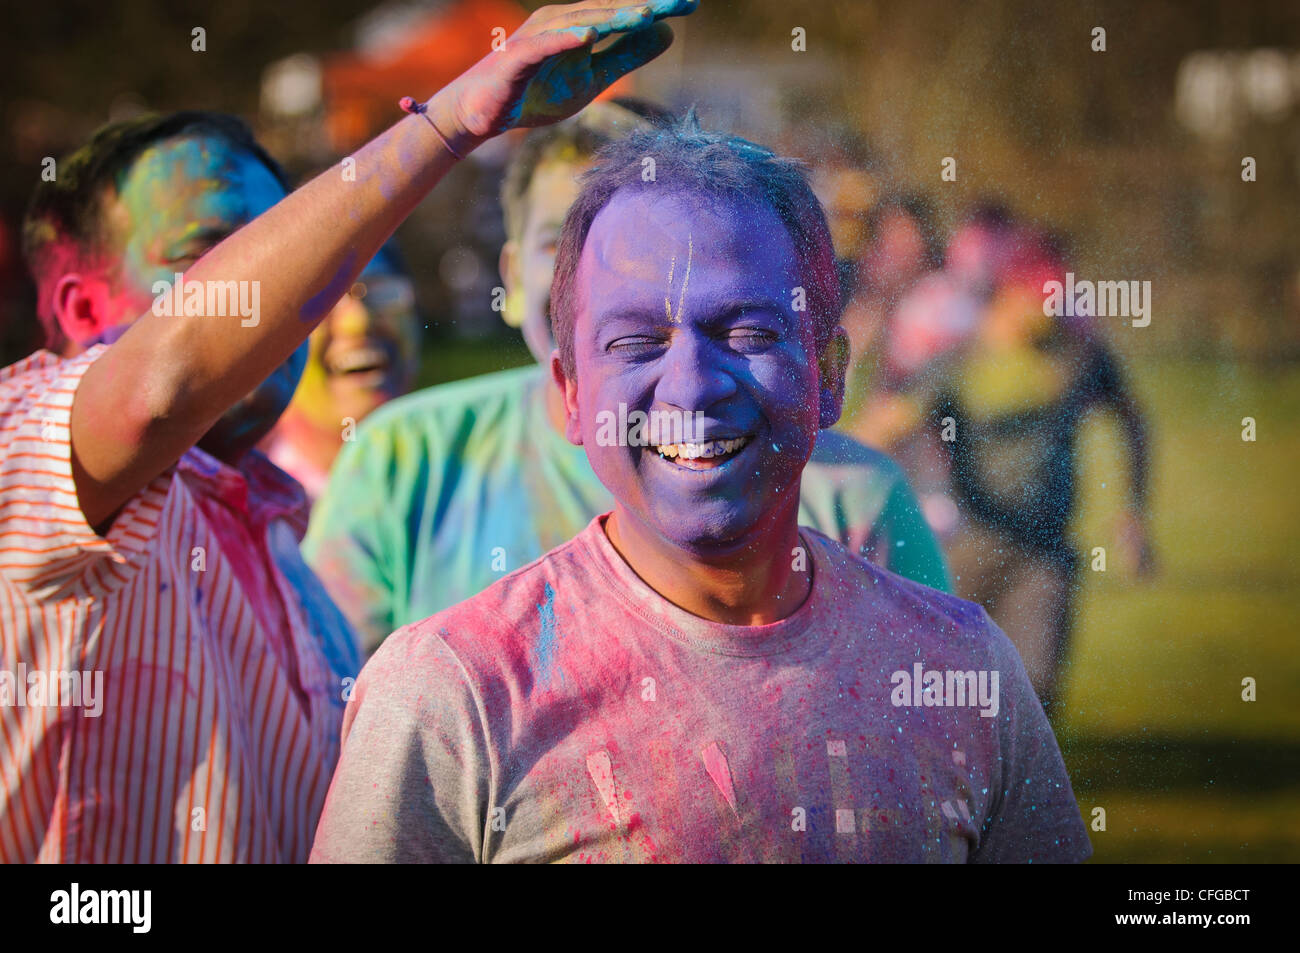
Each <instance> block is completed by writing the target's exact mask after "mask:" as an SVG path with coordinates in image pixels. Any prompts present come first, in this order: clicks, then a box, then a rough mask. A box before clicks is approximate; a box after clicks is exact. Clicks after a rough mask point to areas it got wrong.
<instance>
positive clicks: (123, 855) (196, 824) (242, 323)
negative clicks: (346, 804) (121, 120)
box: [0, 0, 693, 862]
mask: <svg viewBox="0 0 1300 953" xmlns="http://www.w3.org/2000/svg"><path fill="white" fill-rule="evenodd" d="M650 8H651V9H649V10H648V11H643V10H639V9H638V10H633V9H630V8H629V9H621V10H620V9H619V8H618V7H617V6H616V5H615V4H614V3H611V2H609V0H598V2H589V3H584V4H573V5H569V6H566V7H546V8H543V9H541V10H539V11H537V12H536V13H535V14H533V15H532V16H531V17H530V18H529V20H528V21H527V22H526V23H525V24H524V26H523V27H521V29H520V30H519V31H518V32H517V33H516V34H515V35H514V37H512V38H511V39H510V40H509V41H508V44H507V48H506V49H504V50H501V51H496V52H494V53H493V54H492V55H490V56H489V57H487V58H485V59H484V60H483V61H482V62H481V63H479V64H478V65H477V66H475V67H474V68H473V69H471V70H470V71H469V72H467V73H466V74H464V75H463V76H462V77H460V78H459V79H458V80H457V81H456V82H455V83H453V84H452V85H451V86H449V87H447V88H446V89H444V90H443V91H442V92H440V93H438V94H437V95H435V96H434V97H433V98H432V99H431V100H429V101H428V103H427V104H425V106H424V107H422V109H421V110H418V111H420V112H423V113H424V114H423V115H412V116H409V117H407V118H405V119H404V120H402V121H401V122H399V123H398V124H397V125H395V126H393V127H392V128H390V129H389V130H388V131H387V132H385V133H383V134H381V135H380V136H379V137H377V138H376V139H375V140H373V141H372V142H370V143H369V144H367V145H366V146H365V147H363V148H362V149H360V150H358V151H357V152H356V153H354V155H353V156H352V157H350V158H351V160H352V161H351V162H350V163H349V164H348V165H347V166H344V167H341V168H335V169H332V170H330V171H328V172H326V173H323V174H322V175H321V176H319V177H318V178H317V179H315V180H314V181H312V182H310V183H309V184H307V185H306V186H304V187H303V188H301V189H299V190H298V191H297V192H295V193H294V194H292V195H290V196H287V197H285V195H284V192H285V189H284V183H283V179H282V178H281V177H280V176H279V175H278V174H277V172H276V170H275V168H274V164H273V163H272V162H271V161H270V160H269V158H268V157H267V156H266V155H265V153H264V152H262V150H260V149H259V148H258V147H257V146H256V144H255V143H254V142H253V141H252V139H251V137H249V136H248V135H247V133H246V131H242V130H241V129H240V128H239V127H238V126H237V125H235V124H231V123H230V122H228V121H224V120H220V119H217V118H213V117H211V116H201V115H200V116H196V115H194V114H188V115H180V116H178V117H169V118H168V119H165V120H162V121H160V122H159V123H158V125H157V126H154V127H150V126H144V127H140V126H131V127H125V131H123V127H119V128H117V129H116V130H110V131H108V132H106V133H104V134H102V137H101V138H97V139H96V140H95V141H94V142H92V144H91V147H90V149H89V151H88V152H87V153H86V154H85V155H84V156H83V157H80V158H74V159H73V160H72V161H70V162H66V163H64V164H63V165H62V166H61V167H60V169H59V172H58V181H56V182H55V183H49V185H50V186H52V188H48V189H47V188H44V187H43V188H42V191H41V193H40V194H38V197H37V199H36V201H35V205H34V207H33V210H32V214H31V215H30V216H29V219H30V220H29V223H28V229H27V234H26V246H27V251H28V254H29V262H30V264H31V265H32V268H33V271H34V273H35V275H36V278H37V283H38V289H39V292H40V296H41V298H40V301H41V308H40V310H41V314H42V316H43V317H45V318H46V320H47V326H48V327H49V329H50V330H51V332H53V333H52V336H53V337H54V338H55V341H54V342H52V343H55V344H56V345H57V346H58V347H59V350H60V351H61V352H62V353H61V355H60V354H56V353H55V352H54V351H51V350H44V351H40V352H37V353H36V354H35V355H33V356H31V357H29V358H27V359H26V360H24V361H21V362H19V363H18V364H15V365H13V366H11V367H8V368H5V369H3V370H2V371H0V860H4V861H31V860H44V861H64V862H70V861H101V862H102V861H109V862H114V861H118V862H121V861H145V862H148V861H153V862H160V861H199V860H209V861H211V860H222V861H302V860H305V859H306V857H307V853H308V849H309V847H310V842H311V838H312V835H313V834H314V829H315V825H316V820H317V818H318V816H319V813H320V808H321V803H322V800H323V798H324V793H325V789H326V787H327V785H328V781H329V776H330V772H331V771H332V769H333V766H334V763H335V760H336V758H337V750H338V730H339V725H340V715H341V704H342V702H343V701H344V700H345V696H346V694H347V690H348V685H349V682H350V678H351V676H352V675H353V674H355V672H356V669H357V667H358V664H359V662H358V658H357V651H356V646H355V643H354V641H353V640H352V638H351V636H350V635H349V634H348V632H347V630H346V627H345V624H344V623H343V621H342V618H341V617H340V616H339V615H338V613H337V611H336V610H335V609H334V608H333V606H332V605H331V604H330V603H329V601H328V599H327V597H326V596H325V594H324V592H323V590H322V589H321V588H320V586H319V583H318V582H317V581H316V580H315V578H314V577H313V576H312V575H311V573H310V572H309V571H308V570H307V569H306V568H305V566H304V565H303V564H302V562H301V560H300V558H299V557H298V554H297V543H298V539H299V537H300V536H301V533H302V530H303V525H302V508H301V503H302V491H301V488H300V487H299V486H298V485H297V484H295V483H294V482H293V481H292V480H289V479H288V478H286V477H285V476H284V474H282V473H281V472H280V471H279V470H277V469H276V468H275V467H273V466H271V465H270V464H269V463H268V462H267V461H266V460H265V459H264V458H262V457H260V456H258V455H257V454H256V453H253V452H250V450H251V448H252V447H253V446H254V444H255V443H256V442H257V441H258V440H259V439H260V438H261V437H263V436H264V435H265V433H266V431H267V429H268V428H269V427H270V425H271V424H273V423H274V421H275V419H276V417H277V416H278V415H279V413H280V412H281V411H282V410H283V408H284V405H285V403H286V402H287V401H288V399H289V396H290V394H291V393H292V391H293V387H294V385H295V384H296V383H297V379H298V376H299V374H301V371H302V355H303V345H304V342H305V340H306V338H307V335H308V334H309V333H310V332H311V330H312V328H313V327H314V326H315V325H316V324H317V323H318V322H319V321H320V320H321V318H322V317H324V315H325V314H326V313H327V312H328V311H329V310H330V309H331V308H332V307H333V305H334V303H335V302H336V301H337V300H338V299H339V297H340V296H341V295H342V294H343V293H345V292H346V291H347V290H348V289H349V288H350V287H351V285H352V283H353V282H354V281H355V280H356V277H357V275H358V274H359V273H360V271H361V269H362V266H364V264H365V263H366V262H367V261H369V260H370V259H371V258H372V257H373V256H374V254H375V252H376V251H377V250H378V249H379V247H380V245H381V244H382V243H383V242H384V241H385V240H386V239H387V238H388V237H389V236H390V235H391V234H392V232H393V230H394V229H395V228H396V227H397V225H398V224H399V223H400V222H401V221H402V219H403V218H404V217H405V216H406V215H407V214H409V213H410V211H411V210H412V209H413V208H414V207H415V205H416V204H417V203H418V202H419V201H420V200H421V199H422V198H423V197H424V195H426V194H427V193H428V191H429V190H430V189H432V188H433V187H434V186H435V185H436V184H437V183H438V181H439V180H440V179H441V178H442V176H443V175H445V174H446V173H447V171H449V170H450V168H451V167H452V165H453V164H454V162H455V160H456V159H457V158H459V157H461V156H464V155H465V154H467V153H468V151H470V150H472V149H473V148H475V147H476V146H478V145H479V144H481V143H482V142H484V141H486V140H487V139H488V138H490V137H492V136H494V135H497V134H499V133H501V132H503V131H505V130H506V129H509V128H511V127H513V126H515V125H540V124H543V123H546V122H551V121H555V120H558V119H562V118H564V117H566V116H568V115H572V114H573V113H574V112H577V111H578V110H579V109H581V108H582V107H583V106H584V105H586V104H587V103H588V102H590V101H591V99H592V98H594V96H596V95H597V94H598V93H599V92H600V91H601V90H603V89H604V88H605V87H606V86H608V85H609V84H610V83H612V82H613V81H615V80H616V79H617V78H618V77H619V76H620V75H622V74H623V73H626V72H628V71H629V70H631V69H634V68H635V67H637V66H638V65H640V64H641V63H643V62H646V61H647V60H649V59H651V58H653V57H654V56H656V55H658V54H659V53H660V52H662V51H663V49H665V48H666V46H667V44H668V42H669V40H670V38H671V32H670V31H669V30H668V29H667V27H665V26H663V25H662V24H656V23H654V22H653V21H655V20H658V19H660V18H662V17H664V16H668V15H674V14H680V13H684V12H689V10H690V9H692V8H693V3H691V2H689V0H655V2H653V3H651V4H650ZM612 33H627V34H628V35H627V36H625V37H623V38H622V39H621V40H620V41H619V42H618V43H616V44H614V45H613V46H611V47H610V48H608V49H606V50H604V51H602V52H601V53H598V54H594V53H592V50H591V46H592V44H594V43H595V42H596V41H598V40H599V39H601V38H603V37H607V36H609V35H611V34H612ZM430 125H432V127H433V128H432V129H431V128H430ZM142 128H143V129H144V130H145V131H144V132H142V131H141V130H142ZM349 173H352V174H349ZM137 316H138V317H137ZM60 339H61V340H60ZM74 672H75V673H78V675H79V676H82V677H80V678H79V681H80V682H81V687H82V688H83V691H82V693H81V696H80V699H81V700H82V701H84V702H91V701H92V699H90V698H89V695H90V694H92V693H94V686H96V685H100V686H102V692H99V693H98V694H97V695H96V697H95V698H94V699H93V705H92V704H82V705H79V704H76V702H77V700H78V698H76V697H72V693H71V692H70V691H68V692H65V691H64V686H65V681H64V679H62V678H61V677H60V673H67V674H69V675H70V674H71V673H74ZM51 673H53V676H52V677H53V678H54V679H55V680H57V681H58V683H59V688H58V691H55V692H51V690H50V679H51ZM97 674H98V675H99V676H100V677H99V678H96V675H97ZM6 676H8V677H6ZM20 678H21V684H20ZM87 678H88V682H87ZM87 684H89V685H90V686H91V689H90V690H89V691H87V689H86V687H85V686H86V685H87ZM67 685H69V686H70V685H71V680H70V679H69V680H68V681H67ZM96 710H98V715H97V716H95V714H94V713H95V712H96Z"/></svg>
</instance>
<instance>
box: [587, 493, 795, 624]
mask: <svg viewBox="0 0 1300 953" xmlns="http://www.w3.org/2000/svg"><path fill="white" fill-rule="evenodd" d="M797 504H798V500H797V499H796V501H795V507H794V508H793V509H791V508H790V507H789V506H787V507H785V508H784V509H785V512H782V513H779V514H777V518H776V519H774V520H772V521H771V522H770V523H769V525H770V526H771V529H770V530H768V531H767V532H764V533H762V534H761V535H758V534H756V536H755V539H754V540H753V542H751V543H749V544H748V545H747V546H746V547H745V548H744V549H743V550H741V551H739V552H735V553H732V554H729V555H727V556H725V557H718V558H708V557H700V556H698V555H696V554H694V553H689V552H686V551H683V550H682V549H681V548H680V547H678V546H675V545H673V544H672V543H669V542H668V541H667V540H665V539H663V538H662V537H661V536H659V535H658V534H656V533H654V532H652V531H650V530H649V529H648V528H647V527H646V526H644V525H643V524H642V523H641V522H640V521H639V520H637V519H636V518H635V517H634V516H632V515H631V514H630V513H628V512H627V511H626V510H624V509H622V507H619V506H616V507H615V508H614V512H613V513H611V514H610V516H609V519H608V520H606V521H605V534H606V536H607V537H608V538H609V541H610V543H611V544H612V545H613V546H614V549H615V550H617V551H618V553H619V555H620V556H622V557H623V560H624V561H625V562H626V563H627V564H628V565H629V566H630V567H631V568H632V570H633V571H634V572H635V573H636V574H637V575H638V576H640V577H641V578H642V579H643V580H644V581H645V582H646V584H647V585H649V586H650V588H652V589H654V590H655V592H657V593H659V594H660V595H661V596H663V597H664V598H665V599H667V600H668V601H669V602H671V603H673V604H674V605H677V606H679V607H681V608H682V609H685V610H686V611H687V612H690V613H692V614H693V615H697V616H699V617H701V618H703V619H708V620H709V621H711V622H720V623H723V624H725V625H767V624H769V623H772V622H779V621H780V620H782V619H784V618H786V617H787V616H789V615H791V614H792V613H794V611H795V610H796V609H798V608H799V607H800V606H801V605H803V603H804V600H806V599H807V597H808V595H809V593H810V592H811V591H812V560H811V554H804V555H803V558H802V559H801V558H799V554H798V549H799V547H801V546H802V543H801V542H800V539H799V527H798V519H797V518H798V506H797Z"/></svg>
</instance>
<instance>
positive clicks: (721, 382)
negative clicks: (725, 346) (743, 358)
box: [655, 329, 737, 413]
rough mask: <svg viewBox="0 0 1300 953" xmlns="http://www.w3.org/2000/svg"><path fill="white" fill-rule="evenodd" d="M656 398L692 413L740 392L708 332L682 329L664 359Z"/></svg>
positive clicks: (656, 389)
mask: <svg viewBox="0 0 1300 953" xmlns="http://www.w3.org/2000/svg"><path fill="white" fill-rule="evenodd" d="M660 368H661V373H660V375H659V380H658V381H657V383H656V385H655V401H656V402H657V403H660V404H665V405H668V406H672V407H676V408H677V409H679V410H684V411H687V412H690V413H694V412H695V411H697V410H698V411H706V410H709V409H710V408H711V407H713V406H714V405H715V404H717V403H719V402H720V401H723V400H726V399H727V398H728V397H730V396H731V395H732V394H734V393H735V392H736V389H737V385H736V380H735V378H734V377H732V375H731V373H730V371H729V370H728V369H727V368H726V367H725V366H724V363H723V355H722V353H721V352H720V349H719V348H718V346H717V345H716V344H715V343H714V342H713V341H712V340H711V339H710V338H709V337H708V336H707V335H705V334H703V333H700V332H697V331H691V330H687V329H682V330H680V331H678V332H677V333H676V334H674V335H673V336H672V339H671V341H670V342H669V345H668V350H667V352H666V353H665V354H664V356H663V357H662V358H661V359H660Z"/></svg>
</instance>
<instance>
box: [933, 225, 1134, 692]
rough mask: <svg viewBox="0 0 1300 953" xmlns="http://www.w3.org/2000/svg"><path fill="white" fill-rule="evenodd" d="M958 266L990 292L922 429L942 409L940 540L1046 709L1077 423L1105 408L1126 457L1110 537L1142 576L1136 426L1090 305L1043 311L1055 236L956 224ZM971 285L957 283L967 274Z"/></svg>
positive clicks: (1068, 553) (1053, 687)
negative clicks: (944, 464)
mask: <svg viewBox="0 0 1300 953" xmlns="http://www.w3.org/2000/svg"><path fill="white" fill-rule="evenodd" d="M965 240H966V241H967V242H968V243H969V245H971V246H973V245H976V244H977V243H979V242H981V241H988V240H991V241H992V242H993V243H994V247H993V248H992V249H991V253H990V250H989V249H984V251H983V253H980V252H979V251H978V250H975V249H972V248H969V247H968V248H965V249H962V248H959V249H958V252H960V253H961V254H959V255H957V256H956V261H957V263H958V265H959V267H963V268H965V269H966V271H965V272H964V273H963V275H962V277H963V280H965V281H967V282H969V283H971V285H973V286H974V287H976V288H978V287H979V285H978V284H977V283H979V282H984V283H986V285H985V286H986V287H987V289H988V290H989V293H990V295H991V297H990V299H989V304H988V306H987V307H986V308H985V309H984V310H983V311H982V312H981V315H980V320H979V323H978V325H977V327H976V328H975V330H974V332H973V334H972V335H971V336H970V338H969V339H968V340H967V341H966V343H965V344H964V345H963V346H962V347H961V348H960V349H959V352H958V356H957V358H956V359H955V360H952V361H949V362H946V364H945V368H944V373H943V375H942V379H941V383H940V385H939V392H938V396H937V400H936V403H935V409H934V411H933V414H932V415H931V420H930V422H929V425H928V426H929V429H931V430H936V431H937V430H940V429H941V425H939V426H936V422H937V421H942V420H943V419H944V418H951V419H952V422H953V424H954V425H955V427H954V429H955V439H952V440H948V441H942V445H943V447H944V448H945V449H946V450H947V452H948V455H949V460H950V464H951V480H952V489H953V492H954V493H955V496H956V502H957V508H958V510H959V511H960V519H959V520H958V523H957V527H956V529H955V531H953V532H951V533H949V534H947V538H946V540H945V551H946V553H947V555H948V557H949V559H950V561H951V565H952V569H953V573H954V577H955V579H956V586H957V591H958V592H959V593H961V594H962V595H963V596H964V597H966V598H968V599H971V600H973V601H976V602H979V603H980V604H982V605H983V606H984V607H985V608H986V609H987V610H988V611H989V613H990V614H991V615H992V616H993V618H994V619H995V620H996V621H997V622H998V624H999V625H1000V626H1001V627H1002V628H1003V629H1004V631H1006V633H1007V634H1008V636H1010V637H1011V640H1012V641H1013V642H1014V643H1015V645H1016V647H1017V649H1019V651H1020V655H1021V658H1022V659H1023V660H1024V663H1025V668H1026V669H1027V670H1028V672H1029V676H1030V679H1031V681H1032V682H1033V685H1034V688H1035V690H1036V691H1037V692H1038V695H1039V697H1040V699H1041V700H1042V702H1043V707H1044V708H1045V709H1046V710H1047V712H1048V714H1049V715H1053V714H1054V713H1055V711H1056V710H1057V707H1058V706H1059V701H1060V669H1061V667H1062V665H1063V663H1064V661H1065V659H1066V657H1067V654H1068V650H1069V637H1070V631H1071V628H1072V625H1073V612H1074V602H1075V597H1076V595H1077V592H1078V586H1079V580H1078V574H1079V570H1080V568H1081V567H1080V558H1079V556H1078V555H1077V554H1076V553H1075V551H1074V547H1073V546H1072V545H1071V543H1070V541H1069V539H1068V535H1067V529H1068V525H1069V522H1070V519H1071V516H1072V515H1073V512H1074V508H1075V503H1076V493H1075V481H1076V469H1077V453H1078V442H1079V433H1080V428H1081V425H1082V424H1083V421H1084V419H1085V417H1086V415H1087V414H1088V412H1089V411H1091V410H1094V409H1108V410H1111V411H1113V412H1114V413H1115V414H1116V415H1117V417H1118V419H1119V422H1120V424H1121V428H1122V432H1123V436H1124V441H1125V447H1126V450H1127V456H1128V461H1129V479H1128V484H1129V491H1130V492H1129V496H1130V504H1129V505H1128V507H1127V508H1126V509H1125V510H1124V511H1123V512H1122V513H1121V514H1119V517H1118V520H1117V525H1116V528H1115V536H1114V538H1115V539H1116V541H1117V548H1118V549H1119V550H1120V551H1121V553H1122V555H1123V556H1124V559H1125V561H1126V562H1128V563H1129V564H1130V566H1131V567H1132V568H1133V569H1135V570H1136V572H1137V573H1138V574H1139V575H1141V576H1144V577H1145V576H1147V575H1149V574H1150V573H1151V572H1153V570H1154V560H1153V556H1152V551H1151V547H1150V533H1149V528H1148V527H1149V522H1150V520H1149V512H1148V506H1147V485H1148V462H1147V460H1148V452H1147V443H1148V438H1147V428H1146V424H1145V422H1144V419H1143V415H1142V413H1141V410H1140V408H1139V407H1138V404H1137V401H1136V400H1135V399H1134V397H1133V395H1132V393H1131V391H1130V390H1129V388H1128V385H1127V383H1126V381H1125V378H1124V375H1123V372H1122V371H1121V369H1120V366H1119V363H1118V361H1117V359H1116V358H1115V356H1114V354H1113V353H1112V351H1111V349H1110V348H1109V346H1108V345H1107V343H1106V341H1105V338H1104V336H1103V334H1102V332H1101V329H1100V328H1098V327H1097V326H1096V324H1095V321H1094V320H1092V319H1088V318H1086V317H1085V318H1064V317H1062V318H1058V317H1052V316H1048V315H1045V314H1044V295H1045V292H1044V284H1045V283H1046V282H1048V281H1054V280H1058V281H1059V280H1063V278H1064V274H1065V263H1064V260H1063V256H1062V254H1061V253H1060V250H1059V247H1058V243H1057V242H1056V241H1055V240H1053V239H1052V238H1051V237H1049V236H1048V235H1047V234H1045V233H1044V232H1043V231H1041V230H1039V229H1036V228H1032V227H1026V226H1015V227H1010V226H1008V227H1003V228H1000V229H998V230H996V231H995V232H993V233H990V232H989V230H987V229H984V230H983V234H979V233H978V232H977V233H976V234H973V235H972V234H967V236H965ZM971 285H968V286H971Z"/></svg>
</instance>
